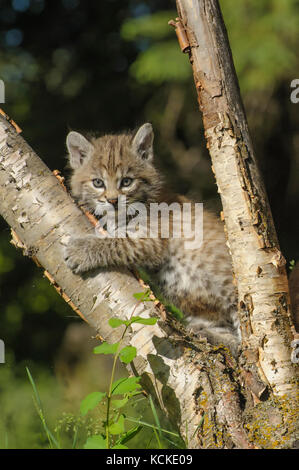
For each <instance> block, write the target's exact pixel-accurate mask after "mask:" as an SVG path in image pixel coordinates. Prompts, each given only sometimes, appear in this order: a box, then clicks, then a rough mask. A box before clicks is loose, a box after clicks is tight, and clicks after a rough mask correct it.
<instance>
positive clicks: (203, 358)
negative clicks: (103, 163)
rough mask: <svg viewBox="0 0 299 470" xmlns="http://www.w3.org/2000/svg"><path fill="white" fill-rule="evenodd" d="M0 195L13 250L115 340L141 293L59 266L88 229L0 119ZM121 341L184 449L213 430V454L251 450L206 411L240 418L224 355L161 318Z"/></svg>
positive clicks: (116, 274)
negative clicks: (216, 449)
mask: <svg viewBox="0 0 299 470" xmlns="http://www.w3.org/2000/svg"><path fill="white" fill-rule="evenodd" d="M0 188H1V192H0V213H1V215H2V216H3V217H4V219H5V220H6V221H7V223H8V224H9V225H10V226H11V228H12V229H13V231H14V232H15V236H14V237H15V240H14V243H15V244H17V245H18V246H20V247H21V248H23V250H24V254H25V255H27V256H30V257H32V258H33V259H34V260H35V261H36V262H37V263H38V264H39V265H40V266H42V267H43V269H44V270H45V271H44V273H45V275H46V276H47V277H48V279H49V280H50V282H51V283H52V284H53V285H54V287H55V288H56V289H57V290H58V292H59V293H60V295H62V296H63V298H64V299H65V300H66V301H67V302H68V303H69V304H70V305H71V306H72V307H73V308H74V309H75V311H76V312H77V313H78V314H79V315H81V316H82V317H83V318H84V319H85V320H86V321H87V322H88V323H89V324H90V325H91V326H93V327H94V328H95V329H96V331H97V332H98V334H99V336H100V337H101V338H103V339H105V340H106V341H108V342H114V341H116V340H118V339H119V338H118V336H119V334H120V333H119V332H117V330H113V329H112V328H110V326H109V325H108V320H109V318H110V317H111V316H114V317H120V318H123V319H125V318H128V317H129V315H130V314H131V313H132V311H133V309H134V308H135V307H136V300H135V299H134V298H133V294H134V293H136V292H142V291H143V290H144V288H142V286H141V285H140V283H139V282H138V281H137V280H136V278H135V277H134V276H133V274H132V273H130V272H129V271H126V270H124V269H123V270H113V271H112V270H108V269H107V270H97V271H94V272H93V273H92V274H86V275H84V276H82V277H81V276H79V275H74V274H73V273H72V272H71V271H70V270H69V269H68V268H67V267H66V265H65V263H64V262H63V255H62V250H63V248H64V246H65V244H66V243H67V241H68V238H69V237H70V236H71V235H73V234H74V233H76V235H80V234H84V233H90V232H91V231H93V230H94V227H93V226H92V225H91V223H90V221H89V220H88V218H87V217H86V216H85V215H84V214H83V213H82V212H81V210H80V209H79V208H78V207H77V206H76V205H75V204H74V202H73V201H72V199H71V197H70V196H69V194H68V193H67V192H66V191H65V190H64V189H63V187H62V185H61V184H60V183H59V181H58V179H57V178H56V177H55V176H54V175H53V174H52V173H51V171H50V170H49V169H48V168H47V167H46V165H45V164H44V163H43V162H42V161H41V160H40V158H39V157H38V156H37V155H36V153H35V152H34V151H33V150H32V148H31V147H30V146H29V145H28V144H27V143H26V142H25V140H24V139H23V138H22V137H21V136H20V135H19V134H18V133H17V132H16V130H15V128H14V127H13V126H12V125H11V124H10V123H9V122H8V121H7V120H6V119H5V118H4V117H1V116H0ZM134 314H136V315H140V316H145V317H147V316H151V315H156V316H161V315H162V316H163V317H164V318H166V314H165V312H164V311H163V308H162V307H161V306H159V304H158V302H155V301H153V302H146V303H143V304H140V305H139V306H138V307H137V308H136V309H135V312H134ZM127 342H128V343H130V344H132V345H134V346H135V347H136V348H137V351H138V356H137V358H136V359H135V360H134V363H133V364H132V365H131V366H130V367H131V369H132V371H131V372H133V373H136V374H138V375H141V376H142V379H143V384H144V386H145V388H146V389H147V390H148V391H149V392H150V393H152V395H153V396H154V398H156V401H157V402H158V403H159V405H160V407H161V409H162V410H163V411H165V413H166V415H167V416H168V418H169V419H170V420H171V421H172V423H173V424H174V425H175V426H177V428H178V430H179V431H180V432H181V434H182V437H183V438H184V439H186V441H187V442H188V446H189V447H190V448H196V447H198V446H199V442H202V443H203V446H205V443H206V442H210V443H212V441H213V438H212V437H211V436H213V429H214V430H216V429H218V432H220V431H219V430H221V432H220V434H221V436H222V437H221V441H219V439H220V437H218V438H217V439H218V441H219V446H220V447H221V446H222V445H225V446H243V445H245V446H247V447H250V445H251V444H250V443H249V441H248V440H247V437H246V434H245V431H244V430H243V429H242V428H241V429H240V431H239V432H238V433H235V434H236V436H235V438H231V437H230V431H229V429H230V427H231V428H232V429H233V428H234V426H235V423H233V424H227V423H226V419H225V413H224V411H223V413H222V417H221V421H220V422H219V423H217V419H216V414H215V412H214V408H213V406H216V405H217V406H219V407H222V409H223V410H224V409H225V407H227V406H231V407H232V408H233V409H236V410H238V413H237V415H236V416H238V417H236V419H237V420H238V419H239V418H240V416H241V410H240V403H239V402H240V400H239V395H238V393H237V390H238V388H239V385H238V382H237V380H235V379H231V377H233V375H234V370H235V369H236V364H235V363H234V361H233V359H231V358H230V356H229V354H227V353H226V352H225V351H223V350H222V349H221V348H219V350H217V348H216V349H215V348H212V347H211V346H209V345H208V344H207V343H206V341H205V340H203V341H202V342H198V340H197V342H192V339H191V338H190V337H188V336H186V335H185V333H184V331H183V330H182V328H181V327H180V326H179V325H176V323H175V322H173V321H172V320H171V319H167V318H166V320H165V321H160V322H158V323H157V324H156V325H154V326H143V325H138V324H133V325H132V328H131V331H130V334H129V335H128V337H127ZM218 366H219V367H218ZM211 387H212V388H213V390H214V389H215V390H219V391H220V390H221V389H223V390H227V396H223V397H222V398H221V400H220V401H219V403H218V398H217V403H216V401H215V397H216V395H215V397H213V395H211V393H210V391H211ZM198 396H202V397H204V398H203V400H204V403H205V408H203V407H201V406H199V405H198ZM229 404H231V405H229ZM212 405H213V406H212ZM203 413H205V419H204V421H203V420H202V415H203ZM199 426H200V427H199ZM220 442H221V443H225V444H221V443H220ZM210 445H212V444H210Z"/></svg>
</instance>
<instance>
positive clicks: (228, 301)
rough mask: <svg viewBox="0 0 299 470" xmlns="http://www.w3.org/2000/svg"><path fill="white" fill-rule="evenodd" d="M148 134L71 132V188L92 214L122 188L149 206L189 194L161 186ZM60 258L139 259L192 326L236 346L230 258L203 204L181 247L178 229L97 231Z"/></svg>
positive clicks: (76, 263) (86, 266) (92, 261)
mask: <svg viewBox="0 0 299 470" xmlns="http://www.w3.org/2000/svg"><path fill="white" fill-rule="evenodd" d="M153 140H154V134H153V129H152V126H151V124H148V123H147V124H144V125H143V126H141V127H140V128H139V129H138V131H137V133H136V134H135V135H134V134H129V133H128V134H120V135H105V136H103V137H100V138H91V139H90V140H87V139H86V138H85V137H83V136H82V135H81V134H79V133H77V132H73V131H72V132H70V133H69V134H68V136H67V141H66V143H67V148H68V152H69V163H70V166H71V168H72V170H73V171H72V176H71V180H70V184H71V191H72V194H73V196H74V197H75V198H76V199H77V200H78V201H79V202H80V203H81V204H83V205H84V206H85V207H86V208H87V209H88V210H89V211H90V212H91V213H93V214H95V215H96V216H98V215H99V214H103V209H104V208H108V207H112V206H114V207H117V203H118V201H119V199H118V198H119V196H126V201H127V205H128V207H129V206H130V204H132V203H136V202H142V203H143V204H144V205H145V207H146V208H149V207H150V203H153V202H155V203H161V202H166V203H167V204H171V203H173V202H177V203H179V204H182V203H183V202H186V201H187V200H186V199H185V198H183V197H181V196H178V195H171V194H170V193H168V192H167V191H166V188H165V186H164V183H163V179H162V177H161V175H160V173H159V172H158V171H157V170H156V168H155V167H154V164H153ZM189 202H190V201H189ZM192 204H194V203H192ZM198 229H199V227H198ZM195 230H196V227H195ZM160 235H161V234H160ZM65 261H66V263H67V265H68V267H69V268H70V269H72V270H73V271H74V272H75V273H81V272H84V271H88V270H90V269H93V268H97V267H112V268H113V267H116V266H128V267H130V266H141V267H144V268H145V269H146V270H147V271H150V272H152V273H153V274H154V276H155V279H156V280H157V281H158V284H159V286H160V288H161V290H162V292H163V294H164V295H165V297H166V298H167V299H168V300H169V301H170V302H172V303H174V304H175V305H176V306H177V307H179V308H180V309H181V310H182V311H183V312H184V314H185V315H186V317H187V320H188V322H189V324H190V326H191V327H192V329H193V331H195V332H198V333H199V334H202V335H204V336H205V337H206V338H207V339H208V340H209V341H210V342H211V343H212V344H220V343H221V344H224V345H226V346H228V347H230V348H231V350H232V352H233V353H236V351H237V349H238V346H239V343H240V332H239V322H238V315H237V296H236V291H235V287H234V285H233V278H232V266H231V259H230V255H229V252H228V249H227V247H226V240H225V234H224V230H223V226H222V223H221V222H220V220H218V218H217V217H216V216H215V215H213V214H212V213H210V212H208V211H204V215H203V242H202V244H201V246H200V248H198V247H197V248H193V249H190V248H189V249H186V246H185V244H184V237H183V236H182V237H181V238H171V237H170V238H163V237H162V236H158V237H157V238H155V237H152V238H150V237H143V238H133V237H130V236H126V237H125V238H103V239H101V238H99V237H97V236H96V235H88V236H86V235H84V236H83V237H81V238H71V239H70V241H69V244H68V246H67V247H66V249H65Z"/></svg>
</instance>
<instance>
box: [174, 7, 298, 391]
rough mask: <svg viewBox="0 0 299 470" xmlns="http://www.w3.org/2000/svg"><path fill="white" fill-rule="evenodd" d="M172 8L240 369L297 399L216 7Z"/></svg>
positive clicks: (279, 264) (277, 262) (282, 306)
mask: <svg viewBox="0 0 299 470" xmlns="http://www.w3.org/2000/svg"><path fill="white" fill-rule="evenodd" d="M177 6H178V12H179V15H180V18H181V22H182V24H183V26H184V27H185V30H186V34H187V37H188V38H189V44H190V53H189V54H190V61H191V64H192V68H193V74H194V81H195V85H196V89H197V92H198V99H199V106H200V109H201V111H202V115H203V123H204V129H205V137H206V140H207V146H208V149H209V152H210V155H211V159H212V164H213V171H214V173H215V176H216V181H217V185H218V191H219V193H220V196H221V200H222V204H223V214H224V219H225V225H226V232H227V239H228V246H229V248H230V251H231V255H232V260H233V269H234V274H235V279H236V283H237V286H238V292H239V307H240V314H241V325H242V336H243V348H244V355H245V358H246V362H247V366H249V368H250V369H251V370H252V372H253V373H256V372H257V374H258V376H259V378H260V380H261V381H262V382H264V383H265V384H267V385H268V387H269V389H270V390H271V391H273V393H274V395H276V396H289V397H291V396H292V397H296V396H297V393H298V388H297V383H296V380H295V377H296V370H295V365H294V364H293V363H292V362H291V341H292V339H293V332H292V322H291V318H290V299H289V291H288V280H287V275H286V270H285V260H284V258H283V256H282V254H281V252H280V248H279V244H278V241H277V237H276V232H275V228H274V225H273V220H272V215H271V211H270V208H269V205H268V200H267V196H266V193H265V190H264V187H263V183H262V179H261V177H260V174H259V170H258V167H257V163H256V161H255V156H254V151H253V148H252V143H251V139H250V135H249V131H248V127H247V121H246V116H245V112H244V109H243V104H242V100H241V97H240V92H239V88H238V81H237V77H236V73H235V69H234V65H233V60H232V55H231V51H230V46H229V41H228V37H227V33H226V29H225V26H224V22H223V19H222V16H221V12H220V8H219V4H218V1H217V0H178V1H177ZM250 363H251V364H250ZM255 366H257V370H256V367H255Z"/></svg>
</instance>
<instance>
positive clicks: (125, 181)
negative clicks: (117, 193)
mask: <svg viewBox="0 0 299 470" xmlns="http://www.w3.org/2000/svg"><path fill="white" fill-rule="evenodd" d="M132 182H133V178H129V177H126V178H123V179H122V180H121V183H120V185H121V186H122V187H123V188H126V187H128V186H130V185H131V184H132Z"/></svg>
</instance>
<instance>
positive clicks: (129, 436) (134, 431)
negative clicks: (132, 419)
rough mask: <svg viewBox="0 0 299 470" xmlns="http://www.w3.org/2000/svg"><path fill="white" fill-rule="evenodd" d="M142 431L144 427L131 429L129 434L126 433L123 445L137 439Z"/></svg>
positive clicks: (122, 439) (122, 440)
mask: <svg viewBox="0 0 299 470" xmlns="http://www.w3.org/2000/svg"><path fill="white" fill-rule="evenodd" d="M141 429H142V426H136V427H135V428H132V429H130V430H129V431H128V432H126V433H125V435H124V437H122V438H121V440H120V442H121V444H124V443H125V442H128V441H130V440H131V439H133V437H135V436H136V435H137V434H138V433H139V432H140V431H141Z"/></svg>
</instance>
